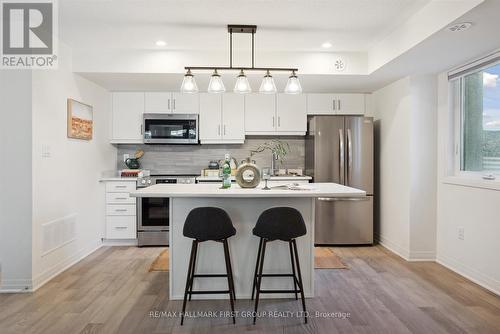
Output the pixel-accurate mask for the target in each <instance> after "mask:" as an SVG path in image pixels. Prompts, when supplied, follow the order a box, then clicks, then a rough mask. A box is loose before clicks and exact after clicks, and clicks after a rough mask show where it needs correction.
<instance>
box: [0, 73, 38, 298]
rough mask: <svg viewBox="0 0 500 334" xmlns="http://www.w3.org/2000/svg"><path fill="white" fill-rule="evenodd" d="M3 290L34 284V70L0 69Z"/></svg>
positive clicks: (0, 261)
mask: <svg viewBox="0 0 500 334" xmlns="http://www.w3.org/2000/svg"><path fill="white" fill-rule="evenodd" d="M0 116H1V121H0V190H1V191H0V266H1V268H0V270H1V271H0V290H1V291H16V290H24V289H29V288H30V287H31V121H32V119H31V71H28V70H19V71H15V70H0Z"/></svg>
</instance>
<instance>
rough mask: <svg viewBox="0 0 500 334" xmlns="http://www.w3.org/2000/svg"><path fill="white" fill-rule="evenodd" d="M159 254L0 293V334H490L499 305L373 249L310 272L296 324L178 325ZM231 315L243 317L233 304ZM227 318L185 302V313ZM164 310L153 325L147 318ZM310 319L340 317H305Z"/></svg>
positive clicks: (242, 303) (122, 250) (106, 257)
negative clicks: (158, 266) (158, 267)
mask: <svg viewBox="0 0 500 334" xmlns="http://www.w3.org/2000/svg"><path fill="white" fill-rule="evenodd" d="M160 251H161V249H160V248H135V247H103V248H101V249H99V250H98V251H96V252H95V253H93V254H91V255H90V256H88V257H87V258H85V259H83V260H82V261H81V262H79V263H78V264H76V265H75V266H73V267H71V268H70V269H68V270H66V271H65V272H63V273H62V274H60V275H59V276H57V277H56V278H54V279H53V280H51V281H50V282H49V283H47V284H46V285H45V286H43V287H42V288H41V289H39V290H38V291H37V292H36V293H32V294H0V333H2V334H7V333H9V334H10V333H16V334H17V333H51V334H54V333H106V334H107V333H211V334H212V333H236V332H239V333H242V332H251V333H500V297H498V296H496V295H494V294H492V293H490V292H488V291H486V290H485V289H482V288H481V287H479V286H478V285H476V284H474V283H472V282H470V281H468V280H466V279H465V278H463V277H461V276H459V275H457V274H455V273H453V272H451V271H449V270H447V269H446V268H444V267H442V266H440V265H439V264H436V263H430V262H417V263H408V262H406V261H404V260H402V259H400V258H399V257H397V256H395V255H394V254H392V253H390V252H389V251H387V250H385V249H384V248H383V247H380V246H376V247H359V248H354V247H352V248H349V247H346V248H344V247H342V248H335V252H336V253H337V254H338V255H339V256H340V257H341V258H342V261H344V263H345V264H347V266H348V267H349V269H348V270H330V269H319V270H316V296H317V297H315V298H313V299H308V300H307V307H308V311H309V312H310V314H311V318H309V324H307V325H304V324H303V323H302V320H301V319H300V318H295V317H291V318H285V317H276V318H270V317H263V318H259V319H258V320H257V325H255V326H254V325H252V320H251V318H250V317H241V316H240V317H239V318H238V319H237V323H236V325H233V324H232V323H231V320H230V318H226V317H210V318H209V317H205V318H187V319H186V321H185V325H184V326H183V327H181V326H179V323H180V319H179V318H178V317H169V316H168V313H167V312H169V311H170V312H178V311H179V310H180V309H181V305H182V302H180V301H170V300H169V299H168V289H167V286H168V273H166V272H148V269H149V266H150V264H151V262H152V261H153V260H154V259H155V258H156V256H157V255H158V254H159V253H160ZM236 306H237V310H238V311H239V312H241V313H244V312H246V311H251V310H253V303H252V302H251V301H249V300H238V301H237V303H236ZM220 310H229V303H228V301H192V302H191V303H190V304H188V311H207V312H208V311H216V312H217V311H220ZM290 310H291V311H299V310H300V303H299V302H297V301H295V300H263V301H262V302H261V306H260V308H259V311H266V312H268V313H269V312H271V311H281V312H284V311H290ZM154 311H159V312H162V311H163V312H164V313H163V314H161V313H160V314H159V317H155V316H152V315H151V312H154ZM316 312H324V313H330V314H332V313H334V312H338V313H342V312H343V313H348V314H349V316H348V317H344V318H342V317H341V318H338V317H337V318H332V317H315V316H316Z"/></svg>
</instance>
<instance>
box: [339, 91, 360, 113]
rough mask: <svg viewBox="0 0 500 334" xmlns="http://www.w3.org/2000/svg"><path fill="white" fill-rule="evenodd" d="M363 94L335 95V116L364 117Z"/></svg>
mask: <svg viewBox="0 0 500 334" xmlns="http://www.w3.org/2000/svg"><path fill="white" fill-rule="evenodd" d="M364 114H365V94H337V115H364Z"/></svg>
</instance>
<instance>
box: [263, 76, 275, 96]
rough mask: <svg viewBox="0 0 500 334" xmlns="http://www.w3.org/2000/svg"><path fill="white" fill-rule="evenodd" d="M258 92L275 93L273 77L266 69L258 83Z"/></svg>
mask: <svg viewBox="0 0 500 334" xmlns="http://www.w3.org/2000/svg"><path fill="white" fill-rule="evenodd" d="M259 92H260V93H263V94H274V93H276V85H275V84H274V79H273V77H272V76H271V74H270V73H269V71H267V73H266V75H265V76H264V79H262V83H261V84H260V88H259Z"/></svg>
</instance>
